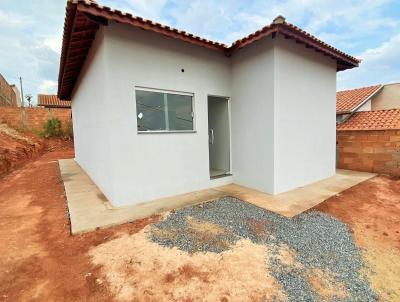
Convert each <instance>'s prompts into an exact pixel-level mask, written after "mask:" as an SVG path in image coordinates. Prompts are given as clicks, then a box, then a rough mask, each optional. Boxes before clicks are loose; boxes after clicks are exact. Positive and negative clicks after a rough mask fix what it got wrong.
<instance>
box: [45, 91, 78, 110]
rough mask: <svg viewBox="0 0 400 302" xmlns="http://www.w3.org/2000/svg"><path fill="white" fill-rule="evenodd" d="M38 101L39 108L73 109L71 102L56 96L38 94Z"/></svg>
mask: <svg viewBox="0 0 400 302" xmlns="http://www.w3.org/2000/svg"><path fill="white" fill-rule="evenodd" d="M37 99H38V104H37V105H38V106H39V107H45V108H68V109H71V101H68V100H60V99H59V98H58V97H57V96H56V95H50V94H38V97H37Z"/></svg>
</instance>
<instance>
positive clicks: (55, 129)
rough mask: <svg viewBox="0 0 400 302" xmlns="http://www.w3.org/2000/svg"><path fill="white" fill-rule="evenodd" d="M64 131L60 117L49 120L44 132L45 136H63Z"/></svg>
mask: <svg viewBox="0 0 400 302" xmlns="http://www.w3.org/2000/svg"><path fill="white" fill-rule="evenodd" d="M62 135H63V131H62V128H61V121H60V120H59V119H58V118H52V119H49V120H47V123H46V125H45V127H44V131H43V133H42V136H43V137H61V136H62Z"/></svg>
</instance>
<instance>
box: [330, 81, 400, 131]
mask: <svg viewBox="0 0 400 302" xmlns="http://www.w3.org/2000/svg"><path fill="white" fill-rule="evenodd" d="M397 108H400V83H393V84H385V85H381V84H379V85H374V86H368V87H361V88H356V89H349V90H343V91H338V92H337V93H336V121H337V122H338V123H342V122H344V121H346V120H347V119H348V118H350V117H351V116H352V114H354V113H355V112H360V111H371V110H382V109H397Z"/></svg>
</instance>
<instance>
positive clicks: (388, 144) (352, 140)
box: [336, 130, 400, 177]
mask: <svg viewBox="0 0 400 302" xmlns="http://www.w3.org/2000/svg"><path fill="white" fill-rule="evenodd" d="M336 138H337V142H338V146H337V147H338V152H339V154H338V168H340V169H348V170H356V171H365V172H374V173H381V174H389V175H391V176H397V177H399V176H400V130H362V131H337V133H336Z"/></svg>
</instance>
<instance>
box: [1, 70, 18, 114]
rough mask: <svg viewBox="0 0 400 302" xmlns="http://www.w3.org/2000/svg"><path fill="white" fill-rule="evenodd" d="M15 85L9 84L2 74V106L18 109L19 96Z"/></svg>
mask: <svg viewBox="0 0 400 302" xmlns="http://www.w3.org/2000/svg"><path fill="white" fill-rule="evenodd" d="M12 86H13V85H10V84H8V82H7V81H6V79H5V78H4V77H3V76H2V75H1V74H0V106H11V107H17V94H16V91H18V89H16V87H15V89H16V91H15V89H14V88H13V87H12Z"/></svg>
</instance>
